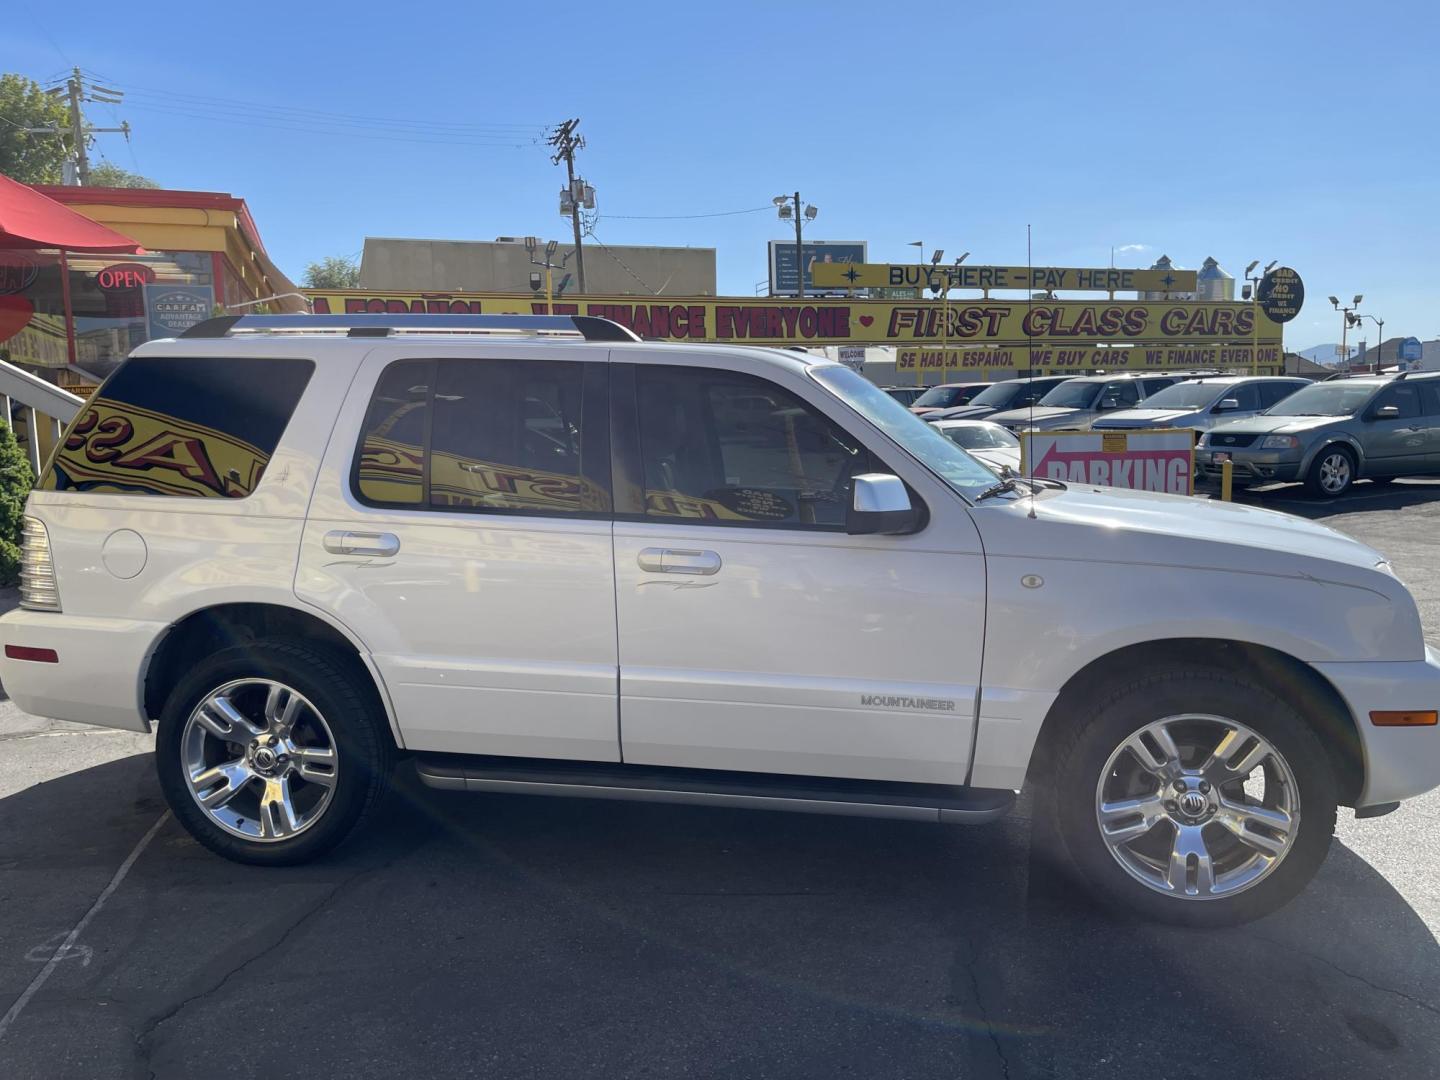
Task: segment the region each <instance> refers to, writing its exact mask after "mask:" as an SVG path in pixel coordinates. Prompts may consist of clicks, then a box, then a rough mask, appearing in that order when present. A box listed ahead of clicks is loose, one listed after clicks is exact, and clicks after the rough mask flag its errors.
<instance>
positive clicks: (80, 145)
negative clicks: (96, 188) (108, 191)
mask: <svg viewBox="0 0 1440 1080" xmlns="http://www.w3.org/2000/svg"><path fill="white" fill-rule="evenodd" d="M65 88H66V90H67V91H68V92H69V94H70V138H71V140H72V144H71V145H73V146H74V147H75V172H76V175H77V176H78V177H79V178H80V186H81V187H85V186H86V185H87V184H89V183H90V155H89V154H87V153H86V152H85V114H84V113H83V112H81V110H80V95H81V94H82V93H83V92H84V91H83V89H82V87H81V83H80V69H79V68H76V69H75V70H74V72H73V73H72V74H71V76H70V81H69V82H68V83H67V84H66V87H65Z"/></svg>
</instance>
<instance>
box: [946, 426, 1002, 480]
mask: <svg viewBox="0 0 1440 1080" xmlns="http://www.w3.org/2000/svg"><path fill="white" fill-rule="evenodd" d="M931 423H932V424H933V425H934V427H935V429H936V430H937V431H939V432H940V433H941V434H942V435H944V436H945V437H946V438H948V439H949V440H950V441H951V442H953V443H955V444H956V445H957V446H959V447H961V448H962V449H964V450H968V451H970V456H971V457H974V458H979V459H980V460H981V461H982V462H984V463H985V464H986V465H989V466H990V467H991V468H992V469H994V470H995V471H996V472H997V473H1000V474H1001V475H1002V476H1003V475H1005V470H1006V469H1009V470H1010V471H1011V472H1014V473H1018V472H1019V471H1020V440H1019V439H1017V438H1016V437H1015V436H1014V435H1013V434H1011V433H1010V432H1009V431H1007V430H1006V429H1005V428H1003V427H1001V426H1000V425H999V424H992V423H991V422H990V421H989V420H933V421H931Z"/></svg>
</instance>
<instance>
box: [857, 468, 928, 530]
mask: <svg viewBox="0 0 1440 1080" xmlns="http://www.w3.org/2000/svg"><path fill="white" fill-rule="evenodd" d="M918 526H919V515H918V514H916V513H915V510H914V508H913V507H912V506H911V505H910V492H909V491H907V490H906V489H905V481H903V480H901V479H900V478H899V477H898V476H891V475H889V474H888V473H861V474H860V475H859V476H857V477H855V479H854V481H853V494H852V495H851V499H850V509H849V510H848V511H846V513H845V531H846V532H847V533H849V534H850V535H851V536H865V535H871V534H876V533H882V534H886V535H894V534H897V533H910V532H914V531H915V530H916V528H917V527H918Z"/></svg>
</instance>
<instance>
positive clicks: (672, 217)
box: [605, 204, 774, 221]
mask: <svg viewBox="0 0 1440 1080" xmlns="http://www.w3.org/2000/svg"><path fill="white" fill-rule="evenodd" d="M773 209H774V207H773V206H770V205H768V204H767V205H765V206H756V207H752V208H751V209H749V210H716V211H715V212H714V213H710V214H606V215H605V216H606V217H607V218H614V219H615V220H616V221H689V220H693V219H694V218H716V217H734V216H735V215H737V214H758V213H760V212H761V211H762V210H773Z"/></svg>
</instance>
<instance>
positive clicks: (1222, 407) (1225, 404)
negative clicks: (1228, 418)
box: [1214, 397, 1240, 412]
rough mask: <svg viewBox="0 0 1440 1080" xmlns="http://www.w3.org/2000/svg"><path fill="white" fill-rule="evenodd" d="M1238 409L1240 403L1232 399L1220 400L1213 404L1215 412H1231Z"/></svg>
mask: <svg viewBox="0 0 1440 1080" xmlns="http://www.w3.org/2000/svg"><path fill="white" fill-rule="evenodd" d="M1238 408H1240V402H1239V401H1237V400H1236V399H1235V398H1233V397H1227V398H1221V399H1220V400H1219V401H1217V402H1216V403H1215V410H1214V411H1215V412H1231V411H1233V410H1235V409H1238Z"/></svg>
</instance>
